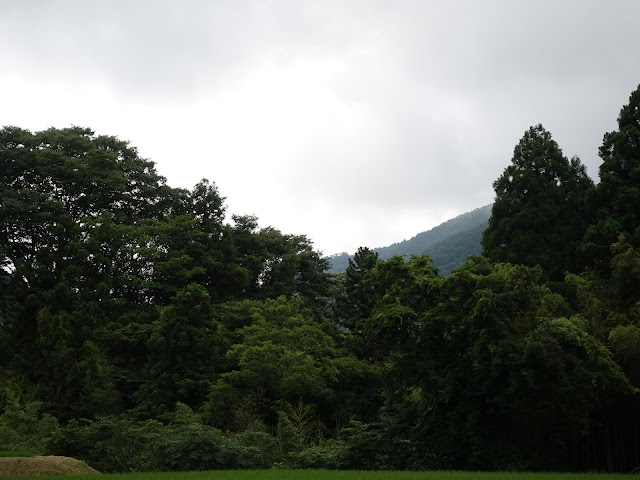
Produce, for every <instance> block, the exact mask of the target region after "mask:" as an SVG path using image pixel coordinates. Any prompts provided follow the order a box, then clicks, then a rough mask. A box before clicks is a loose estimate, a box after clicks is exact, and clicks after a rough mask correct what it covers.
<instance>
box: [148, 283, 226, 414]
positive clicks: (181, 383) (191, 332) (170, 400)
mask: <svg viewBox="0 0 640 480" xmlns="http://www.w3.org/2000/svg"><path fill="white" fill-rule="evenodd" d="M218 328H219V327H218V323H217V322H216V321H215V320H214V319H213V314H212V308H211V299H210V297H209V294H208V293H207V291H206V289H205V288H204V287H202V286H201V285H198V284H195V283H193V284H190V285H188V286H187V287H185V288H183V289H181V290H180V291H179V292H178V293H177V295H176V296H175V297H174V298H173V299H172V304H171V305H169V306H167V307H164V308H162V309H161V311H160V317H159V318H158V320H157V321H156V322H155V323H154V325H153V330H152V333H151V337H150V338H149V342H148V343H149V351H150V352H151V353H150V357H149V359H148V364H147V366H146V369H145V381H144V382H143V384H142V385H141V387H140V390H139V391H138V392H137V394H136V397H137V399H138V401H139V407H138V408H137V411H138V412H139V413H141V414H143V415H149V416H153V417H157V416H160V415H163V414H167V413H168V412H171V411H173V410H174V409H175V406H176V403H177V402H181V403H184V404H185V405H188V406H189V407H192V408H199V407H200V406H201V405H202V404H203V403H204V401H205V400H206V397H207V394H208V391H209V384H210V382H212V381H213V379H214V375H215V372H216V363H217V362H216V359H217V358H219V357H220V356H221V352H220V348H219V345H220V343H221V342H220V338H219V333H218Z"/></svg>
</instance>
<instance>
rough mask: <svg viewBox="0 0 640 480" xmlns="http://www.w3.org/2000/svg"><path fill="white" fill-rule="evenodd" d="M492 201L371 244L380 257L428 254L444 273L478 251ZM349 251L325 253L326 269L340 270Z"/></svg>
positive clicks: (330, 270)
mask: <svg viewBox="0 0 640 480" xmlns="http://www.w3.org/2000/svg"><path fill="white" fill-rule="evenodd" d="M491 206H492V204H489V205H485V206H483V207H480V208H476V209H475V210H472V211H470V212H467V213H463V214H462V215H458V216H457V217H455V218H452V219H450V220H447V221H446V222H444V223H441V224H440V225H438V226H437V227H434V228H432V229H431V230H427V231H425V232H421V233H418V234H417V235H416V236H414V237H412V238H410V239H409V240H403V241H401V242H397V243H393V244H391V245H389V246H387V247H379V248H374V249H373V251H374V252H376V253H377V254H378V256H379V258H380V259H381V260H388V259H389V258H391V257H393V256H394V255H407V256H410V255H423V254H426V255H431V257H432V258H433V264H434V266H435V267H436V268H438V270H439V271H440V273H441V274H443V275H448V274H449V273H451V271H452V270H453V269H455V268H457V267H458V266H460V264H461V263H462V262H464V261H465V260H466V258H467V256H468V255H478V254H480V252H481V249H482V247H481V245H480V244H481V241H482V232H484V230H485V229H486V228H487V225H488V222H489V217H490V216H491ZM350 258H353V254H351V255H350V254H348V253H346V252H345V253H340V254H337V255H333V256H331V257H329V260H330V262H331V267H330V269H329V272H330V273H340V272H343V271H344V270H346V268H347V267H348V266H349V259H350Z"/></svg>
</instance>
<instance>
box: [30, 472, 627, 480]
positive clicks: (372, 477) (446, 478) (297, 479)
mask: <svg viewBox="0 0 640 480" xmlns="http://www.w3.org/2000/svg"><path fill="white" fill-rule="evenodd" d="M32 478H36V477H32ZM99 478H100V480H556V479H557V480H630V479H635V478H638V479H640V475H622V474H604V473H603V474H597V473H594V474H585V473H522V472H518V473H515V472H499V473H497V472H454V471H432V472H384V471H377V472H363V471H344V470H340V471H335V470H220V471H210V472H180V473H176V472H172V473H127V474H105V475H100V477H99ZM44 479H51V480H65V479H68V480H96V477H95V475H72V476H56V477H39V480H44Z"/></svg>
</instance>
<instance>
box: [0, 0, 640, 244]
mask: <svg viewBox="0 0 640 480" xmlns="http://www.w3.org/2000/svg"><path fill="white" fill-rule="evenodd" d="M638 18H640V3H639V2H637V1H636V0H613V1H607V2H605V1H604V0H602V1H595V0H582V1H578V0H565V1H563V2H552V1H548V0H543V1H535V2H534V1H529V0H525V1H518V2H513V1H509V0H490V1H485V2H475V1H473V0H453V1H451V0H449V1H410V0H404V1H402V0H401V1H398V2H387V1H364V0H362V1H360V0H353V1H324V2H301V1H294V0H290V1H285V0H277V1H276V0H273V1H250V0H246V1H242V2H237V1H231V0H228V1H213V2H212V1H198V0H194V1H190V2H169V1H142V0H141V1H126V2H125V1H118V0H116V1H110V2H81V1H63V0H60V1H56V0H52V1H41V2H35V1H33V2H22V1H9V2H3V3H2V4H1V5H0V55H1V57H2V58H3V69H1V70H0V87H1V88H2V92H3V94H2V95H3V108H2V110H1V117H0V118H1V120H2V124H3V125H19V126H22V127H24V128H29V129H32V130H40V129H43V128H47V127H49V126H56V127H65V126H68V125H71V124H74V125H82V126H88V127H91V128H93V129H94V130H96V131H97V132H98V133H105V134H113V135H117V136H119V137H120V138H124V139H128V140H130V141H131V143H132V144H133V145H135V146H137V147H138V148H139V150H140V152H141V154H142V155H143V156H145V157H149V158H151V159H152V160H154V161H155V162H156V164H157V168H158V170H159V171H160V173H161V174H163V175H164V176H166V177H167V178H168V181H169V183H170V184H171V185H174V186H183V187H191V186H192V185H194V184H195V183H196V182H197V181H198V180H199V179H201V178H203V177H206V178H209V179H210V180H212V181H214V182H216V183H217V184H218V186H219V188H220V191H221V193H222V194H223V195H224V196H226V197H227V204H228V210H229V211H230V212H232V213H253V214H256V215H258V216H259V217H260V219H261V224H262V225H273V226H275V227H276V228H279V229H281V230H283V231H285V232H287V233H304V234H307V235H308V236H309V237H310V238H311V239H312V240H313V241H314V242H315V243H316V246H317V247H318V248H319V249H321V250H323V251H324V252H325V253H327V254H331V253H336V252H339V251H343V250H346V251H353V250H355V249H356V248H357V247H358V246H361V245H367V246H371V247H375V246H382V245H386V244H389V243H392V242H394V241H400V240H402V239H404V238H408V237H411V236H412V235H414V234H416V233H418V232H420V231H423V230H426V229H428V228H430V227H432V226H435V225H436V224H438V223H440V222H442V221H444V220H446V219H448V218H450V217H452V216H454V215H456V214H459V213H463V212H465V211H468V210H471V209H473V208H476V207H479V206H482V205H484V204H487V203H489V202H491V201H492V199H493V190H492V188H491V184H492V182H493V180H495V179H496V178H497V177H498V176H499V175H500V173H501V172H502V170H503V169H504V168H505V167H506V166H507V165H508V163H509V162H510V159H511V154H512V151H513V147H514V146H515V144H516V143H517V142H518V140H519V138H520V137H521V136H522V134H523V133H524V131H525V130H526V129H527V128H528V127H529V126H530V125H533V124H536V123H542V124H543V125H544V126H545V128H547V129H548V130H549V131H550V132H551V133H552V135H553V136H554V138H555V140H556V141H557V142H558V143H559V144H560V146H561V148H563V150H564V153H565V155H567V156H573V155H578V156H579V157H580V158H581V159H582V161H583V162H584V163H585V164H586V165H587V168H588V171H589V174H590V175H591V176H592V178H594V179H596V180H597V170H598V166H599V164H600V161H599V159H598V157H597V148H598V146H599V145H600V143H601V140H602V136H603V134H604V133H605V132H606V131H609V130H612V129H614V128H615V126H616V123H615V122H616V118H617V115H618V111H619V109H620V108H621V106H622V105H623V104H624V103H626V101H627V99H628V96H629V94H630V92H631V91H632V90H633V89H635V88H636V87H637V86H638V84H639V83H640V61H638V60H639V59H640V42H638V41H637V19H638Z"/></svg>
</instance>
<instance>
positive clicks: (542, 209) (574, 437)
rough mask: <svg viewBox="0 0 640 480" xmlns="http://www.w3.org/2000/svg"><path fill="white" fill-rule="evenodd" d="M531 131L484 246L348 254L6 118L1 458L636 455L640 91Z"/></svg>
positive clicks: (534, 466) (0, 226)
mask: <svg viewBox="0 0 640 480" xmlns="http://www.w3.org/2000/svg"><path fill="white" fill-rule="evenodd" d="M618 125H619V127H618V130H616V131H614V132H611V133H607V134H606V135H605V137H604V141H603V145H602V147H601V149H600V156H601V158H602V160H603V162H602V164H601V167H600V182H599V183H598V184H597V185H596V184H594V183H593V181H592V180H591V179H590V178H589V177H588V176H587V174H586V170H585V169H584V167H583V166H582V164H581V163H580V160H579V159H577V158H573V159H567V158H566V157H564V155H563V154H562V151H561V150H560V148H559V147H558V145H557V144H556V143H555V142H554V141H553V139H552V138H551V135H550V134H549V133H548V132H547V131H546V130H545V129H544V128H543V127H542V126H540V125H538V126H534V127H531V128H530V129H529V130H528V131H527V132H526V133H525V135H524V137H523V138H522V140H521V141H520V142H519V144H518V145H517V146H516V147H515V150H514V156H513V159H512V162H511V164H510V165H509V166H507V168H506V169H505V171H504V173H503V175H502V176H501V177H500V178H499V179H497V180H496V182H495V183H494V189H495V191H496V200H495V203H494V206H493V210H492V216H491V219H490V222H489V227H488V229H487V230H486V231H485V233H484V236H483V255H482V256H473V257H470V258H469V260H468V261H467V262H466V263H465V264H463V265H462V266H461V267H460V268H459V269H457V270H455V271H454V272H453V273H452V274H451V275H450V276H446V277H444V276H441V275H439V274H438V271H437V270H436V269H435V268H434V267H433V265H432V263H431V261H430V258H429V257H427V256H416V257H412V258H410V259H403V258H400V257H393V258H391V259H389V260H386V261H383V260H380V259H379V258H378V256H377V254H376V253H375V252H373V251H371V250H369V249H368V248H361V249H359V250H358V252H357V253H356V255H355V256H354V258H353V260H351V261H350V263H349V267H348V268H347V270H346V271H345V272H344V273H343V274H340V275H329V274H328V273H326V270H327V266H328V264H327V259H325V258H323V257H322V255H321V254H320V253H318V252H317V251H315V250H314V249H313V245H312V243H311V241H309V239H308V238H307V237H305V236H304V235H289V234H284V233H282V232H280V231H279V230H277V229H275V228H272V227H260V226H259V223H258V219H257V218H255V217H253V216H249V215H247V216H233V217H232V218H231V222H227V221H226V220H225V205H224V198H222V197H221V196H220V194H219V192H218V190H217V188H216V186H215V184H212V183H210V182H208V181H207V180H203V181H201V182H200V183H198V184H197V185H196V186H195V187H194V188H193V189H191V190H183V189H175V188H171V187H169V186H168V185H167V184H166V182H165V179H164V178H162V177H160V176H159V175H158V174H157V172H156V170H155V168H154V164H153V163H152V162H150V161H148V160H145V159H142V158H140V157H139V155H138V152H137V151H136V149H135V148H132V147H131V146H130V145H128V144H127V143H126V142H123V141H120V140H118V139H117V138H115V137H108V136H97V135H95V134H94V133H93V132H92V131H90V130H88V129H84V128H78V127H73V128H68V129H62V130H58V129H53V128H52V129H49V130H46V131H43V132H38V133H35V134H34V133H31V132H29V131H26V130H23V129H20V128H17V127H5V128H4V129H2V130H1V131H0V165H1V166H2V168H1V169H0V178H1V181H0V189H1V190H0V194H1V197H0V198H1V201H2V203H1V205H0V262H2V265H1V266H2V268H1V269H0V286H1V288H2V290H1V291H0V292H1V294H0V413H1V415H0V450H27V451H32V452H36V453H49V454H58V455H68V456H74V457H78V458H81V459H84V460H86V461H87V462H88V463H89V464H90V465H92V466H94V467H95V468H97V469H98V470H101V471H105V472H106V471H130V470H148V471H157V470H186V469H217V468H271V467H282V468H286V467H299V468H347V469H349V468H351V469H382V468H384V469H434V468H438V469H440V468H447V469H482V470H495V469H509V470H514V469H515V470H556V471H558V470H573V471H586V470H604V471H623V472H627V471H632V470H634V469H637V468H639V467H640V447H639V443H638V438H639V437H640V415H639V414H640V401H639V398H638V387H640V302H639V300H640V88H639V89H638V90H636V91H634V92H633V93H632V94H631V97H630V100H629V104H628V105H626V106H624V107H623V108H622V110H621V113H620V117H619V119H618Z"/></svg>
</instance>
